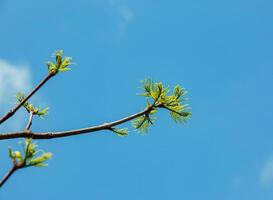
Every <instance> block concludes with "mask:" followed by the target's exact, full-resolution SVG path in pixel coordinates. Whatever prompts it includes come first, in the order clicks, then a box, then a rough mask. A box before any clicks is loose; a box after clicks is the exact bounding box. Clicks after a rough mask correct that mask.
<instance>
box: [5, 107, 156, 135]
mask: <svg viewBox="0 0 273 200" xmlns="http://www.w3.org/2000/svg"><path fill="white" fill-rule="evenodd" d="M152 109H154V107H152V106H150V107H148V108H146V109H145V110H143V111H141V112H138V113H135V114H133V115H130V116H128V117H125V118H122V119H120V120H117V121H113V122H110V123H104V124H101V125H98V126H91V127H87V128H82V129H75V130H69V131H62V132H40V133H34V132H26V131H21V132H13V133H3V134H0V140H6V139H14V138H32V139H41V140H42V139H53V138H61V137H68V136H73V135H80V134H85V133H91V132H96V131H101V130H111V128H112V127H114V126H117V125H119V124H122V123H125V122H128V121H130V120H132V119H135V118H137V117H140V116H142V115H146V114H148V113H149V112H151V110H152Z"/></svg>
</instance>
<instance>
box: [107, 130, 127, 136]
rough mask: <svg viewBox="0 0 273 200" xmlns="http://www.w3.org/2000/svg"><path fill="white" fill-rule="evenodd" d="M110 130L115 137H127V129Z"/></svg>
mask: <svg viewBox="0 0 273 200" xmlns="http://www.w3.org/2000/svg"><path fill="white" fill-rule="evenodd" d="M110 130H111V131H113V132H114V133H115V134H116V135H117V136H120V137H124V136H128V128H121V129H116V128H111V129H110Z"/></svg>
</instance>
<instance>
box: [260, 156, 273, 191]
mask: <svg viewBox="0 0 273 200" xmlns="http://www.w3.org/2000/svg"><path fill="white" fill-rule="evenodd" d="M260 183H261V184H262V185H263V186H267V185H271V184H272V183H273V158H270V159H268V160H267V161H266V162H265V164H264V166H263V168H262V170H261V173H260Z"/></svg>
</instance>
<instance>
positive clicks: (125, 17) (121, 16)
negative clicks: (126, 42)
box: [109, 0, 134, 37]
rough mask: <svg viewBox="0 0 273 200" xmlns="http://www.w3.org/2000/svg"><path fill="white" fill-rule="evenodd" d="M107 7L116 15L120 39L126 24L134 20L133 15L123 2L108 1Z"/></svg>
mask: <svg viewBox="0 0 273 200" xmlns="http://www.w3.org/2000/svg"><path fill="white" fill-rule="evenodd" d="M109 5H110V6H111V7H112V8H113V9H114V10H115V12H116V13H117V15H118V36H119V37H121V36H122V35H123V34H124V32H125V31H126V28H127V26H128V24H129V23H130V22H131V21H132V20H133V19H134V13H133V11H132V10H131V9H130V8H129V6H128V5H127V4H126V2H125V0H109Z"/></svg>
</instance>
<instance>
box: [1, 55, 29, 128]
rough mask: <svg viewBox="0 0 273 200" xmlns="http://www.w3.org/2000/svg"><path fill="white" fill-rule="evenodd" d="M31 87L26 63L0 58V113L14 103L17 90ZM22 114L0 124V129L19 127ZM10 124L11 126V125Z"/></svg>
mask: <svg viewBox="0 0 273 200" xmlns="http://www.w3.org/2000/svg"><path fill="white" fill-rule="evenodd" d="M30 88H31V73H30V70H29V68H28V66H26V65H18V64H11V63H10V62H8V61H6V60H3V59H0V115H3V114H4V113H5V112H7V111H8V110H9V109H10V108H12V107H13V106H14V105H15V103H16V99H15V95H16V93H17V92H26V91H29V90H30ZM23 118H24V117H22V114H20V112H19V115H17V117H16V120H15V119H12V120H10V122H7V123H5V124H4V125H1V130H6V129H8V127H10V128H9V131H11V130H15V129H16V128H21V127H22V123H23V121H24V120H23ZM11 125H12V126H11Z"/></svg>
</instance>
